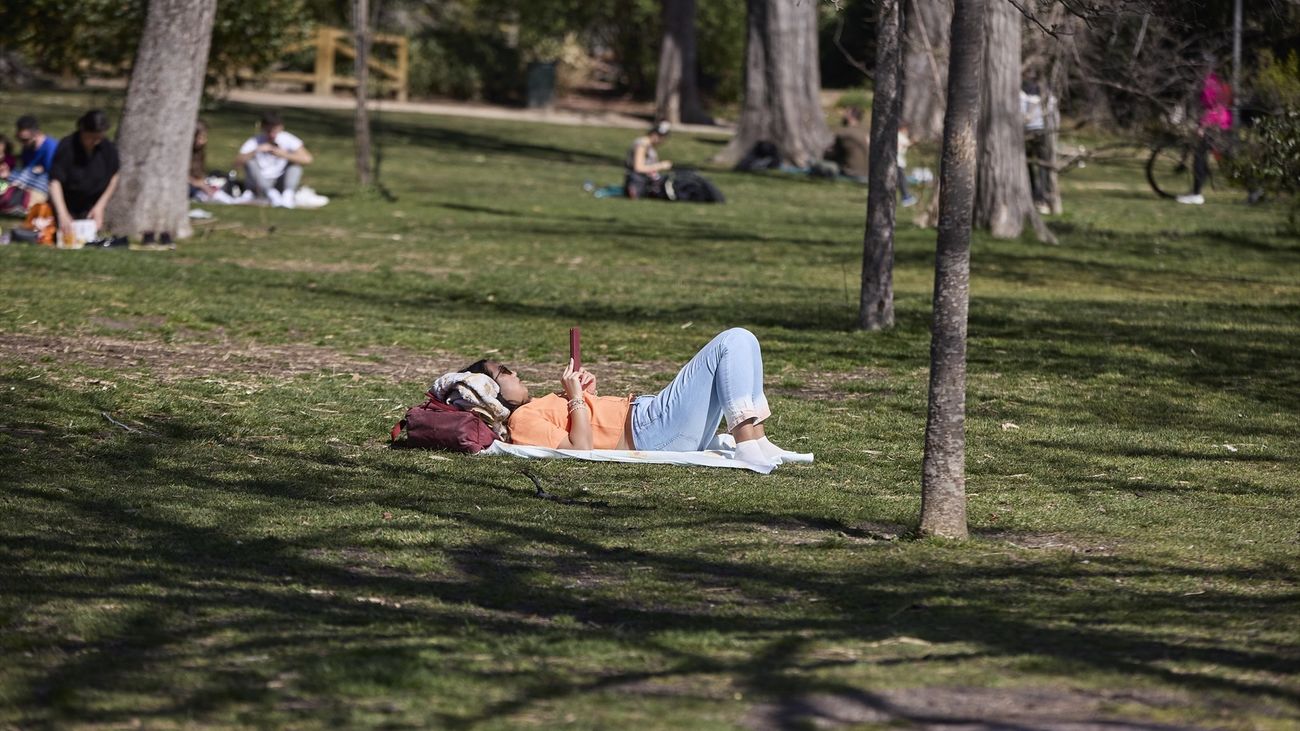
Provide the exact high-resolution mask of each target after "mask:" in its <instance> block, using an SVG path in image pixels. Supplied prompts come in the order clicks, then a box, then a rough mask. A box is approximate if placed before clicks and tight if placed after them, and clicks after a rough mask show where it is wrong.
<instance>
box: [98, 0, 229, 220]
mask: <svg viewBox="0 0 1300 731" xmlns="http://www.w3.org/2000/svg"><path fill="white" fill-rule="evenodd" d="M216 11H217V3H216V0H150V2H149V10H148V14H147V17H146V19H145V25H144V36H143V37H142V38H141V39H140V48H139V50H138V51H137V52H136V57H135V65H134V67H133V68H132V70H131V82H130V84H129V85H128V86H127V92H126V104H125V106H124V107H123V109H122V123H121V125H120V126H119V128H118V141H117V144H118V148H119V152H120V154H121V158H122V169H121V181H120V182H119V184H118V189H117V193H116V194H115V195H114V196H113V198H112V200H110V201H109V207H108V215H107V219H108V220H107V221H106V224H107V227H108V228H109V229H110V230H111V231H113V232H115V233H118V234H125V235H128V236H135V235H137V234H139V233H141V232H142V231H157V232H168V233H171V234H172V235H173V236H175V237H177V238H185V237H187V236H189V235H190V233H191V232H190V221H189V205H188V199H189V196H188V192H187V191H188V185H187V181H188V179H189V175H188V173H189V169H190V156H191V154H192V151H193V149H194V124H195V122H196V121H197V119H198V112H199V101H200V98H201V97H202V95H203V75H204V72H205V71H206V70H207V65H208V46H209V44H210V43H211V41H212V21H213V18H214V17H215V16H216Z"/></svg>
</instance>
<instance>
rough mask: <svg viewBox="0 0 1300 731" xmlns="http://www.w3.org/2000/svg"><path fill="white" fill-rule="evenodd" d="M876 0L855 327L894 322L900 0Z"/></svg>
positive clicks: (880, 326)
mask: <svg viewBox="0 0 1300 731" xmlns="http://www.w3.org/2000/svg"><path fill="white" fill-rule="evenodd" d="M900 2H902V0H879V4H878V6H877V15H876V78H875V82H876V83H875V96H874V97H872V100H871V152H870V158H869V162H868V182H869V185H868V188H867V230H866V233H865V235H864V237H863V243H862V295H861V299H860V301H859V304H858V327H859V328H861V329H863V330H884V329H886V328H890V327H893V326H894V221H895V215H896V213H897V202H896V199H895V191H896V189H897V187H898V115H899V107H900V104H899V102H900V96H901V95H900V92H901V91H902V89H900V86H899V85H900V83H901V81H902V78H901V68H900V63H901V60H902V55H901V52H900V48H899V41H900V38H899V36H900V35H901V28H900V27H899V26H900V18H899V7H898V6H899V3H900Z"/></svg>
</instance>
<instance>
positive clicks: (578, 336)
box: [569, 327, 582, 371]
mask: <svg viewBox="0 0 1300 731" xmlns="http://www.w3.org/2000/svg"><path fill="white" fill-rule="evenodd" d="M569 357H570V358H572V359H573V370H575V371H576V370H578V369H579V368H582V330H580V329H578V328H576V327H571V328H569Z"/></svg>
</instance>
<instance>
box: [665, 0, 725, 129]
mask: <svg viewBox="0 0 1300 731" xmlns="http://www.w3.org/2000/svg"><path fill="white" fill-rule="evenodd" d="M663 21H664V38H663V45H662V46H660V48H659V76H658V79H657V81H656V83H655V118H656V119H659V120H664V121H667V122H671V123H673V124H681V123H682V122H687V123H690V124H710V123H712V122H713V120H712V119H711V118H710V117H709V115H707V114H705V113H704V107H703V106H702V105H701V104H700V91H699V85H698V83H697V80H696V77H697V74H698V69H697V68H696V62H695V0H664V5H663Z"/></svg>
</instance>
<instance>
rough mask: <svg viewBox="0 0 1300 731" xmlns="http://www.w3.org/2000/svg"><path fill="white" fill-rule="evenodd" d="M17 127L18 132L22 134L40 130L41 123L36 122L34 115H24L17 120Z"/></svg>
mask: <svg viewBox="0 0 1300 731" xmlns="http://www.w3.org/2000/svg"><path fill="white" fill-rule="evenodd" d="M17 126H18V131H19V132H23V131H26V130H29V129H40V128H41V123H40V122H37V121H36V116H35V115H32V114H24V115H23V116H21V117H19V118H18V125H17Z"/></svg>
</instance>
